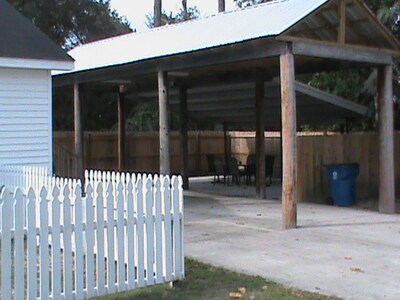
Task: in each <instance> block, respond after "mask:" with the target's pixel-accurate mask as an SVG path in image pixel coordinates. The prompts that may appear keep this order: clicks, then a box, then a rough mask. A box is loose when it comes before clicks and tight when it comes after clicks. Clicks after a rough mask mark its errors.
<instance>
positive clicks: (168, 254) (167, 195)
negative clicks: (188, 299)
mask: <svg viewBox="0 0 400 300" xmlns="http://www.w3.org/2000/svg"><path fill="white" fill-rule="evenodd" d="M170 184H171V181H170V177H169V176H164V177H163V181H162V198H163V206H164V231H165V233H164V236H165V255H164V256H165V280H166V281H167V282H168V281H172V272H173V256H172V226H171V225H172V216H171V188H170Z"/></svg>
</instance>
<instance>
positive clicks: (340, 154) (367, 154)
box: [297, 132, 400, 203]
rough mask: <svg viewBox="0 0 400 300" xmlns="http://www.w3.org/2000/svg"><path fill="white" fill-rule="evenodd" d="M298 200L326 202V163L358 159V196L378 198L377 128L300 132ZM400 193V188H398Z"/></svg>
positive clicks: (398, 154)
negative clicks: (317, 133)
mask: <svg viewBox="0 0 400 300" xmlns="http://www.w3.org/2000/svg"><path fill="white" fill-rule="evenodd" d="M394 149H395V151H394V153H395V159H394V162H395V165H394V170H395V184H396V185H398V183H399V182H400V132H396V133H395V135H394ZM297 157H298V174H297V180H298V200H299V201H313V202H324V203H326V200H327V198H328V197H329V194H330V191H329V182H328V176H327V173H326V167H325V165H328V164H337V163H354V162H355V163H358V164H359V165H360V175H359V176H358V179H357V199H358V200H361V201H362V200H363V199H373V200H376V199H378V190H379V136H378V134H377V133H375V132H365V133H351V134H344V135H343V134H331V135H323V136H300V137H299V139H298V155H297ZM396 195H397V197H400V189H399V188H397V189H396Z"/></svg>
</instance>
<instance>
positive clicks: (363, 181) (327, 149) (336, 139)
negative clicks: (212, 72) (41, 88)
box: [55, 132, 400, 202]
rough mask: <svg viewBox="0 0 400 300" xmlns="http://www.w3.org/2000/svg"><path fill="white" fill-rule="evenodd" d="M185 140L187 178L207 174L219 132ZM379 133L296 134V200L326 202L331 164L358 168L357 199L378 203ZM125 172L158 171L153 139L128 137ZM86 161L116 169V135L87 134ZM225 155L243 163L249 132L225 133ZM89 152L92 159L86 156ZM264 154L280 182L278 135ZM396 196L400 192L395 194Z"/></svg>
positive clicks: (175, 148) (175, 166)
mask: <svg viewBox="0 0 400 300" xmlns="http://www.w3.org/2000/svg"><path fill="white" fill-rule="evenodd" d="M171 136H172V151H171V152H172V165H171V167H172V171H173V172H179V171H180V165H181V159H180V145H179V135H178V134H177V133H172V134H171ZM189 136H190V139H189V141H190V142H189V154H190V161H189V168H190V174H192V175H193V174H195V175H202V174H207V173H208V168H207V154H214V155H217V156H220V157H221V158H223V157H224V137H223V132H200V133H197V132H191V133H190V135H189ZM378 138H379V137H378V134H377V133H376V132H365V133H350V134H334V133H328V134H325V133H322V132H319V133H313V132H310V133H307V132H304V133H302V132H301V133H298V155H297V157H298V200H299V201H313V202H326V201H327V198H328V197H329V183H328V178H327V175H326V169H325V167H324V165H326V164H333V163H352V162H356V163H359V164H360V176H359V177H358V180H357V192H358V193H357V194H358V195H357V198H358V199H362V198H370V199H377V197H378V185H379V162H378V157H379V156H378V151H379V149H378ZM55 139H56V142H57V143H61V144H62V145H64V146H65V147H69V149H73V135H72V134H71V133H56V134H55ZM128 140H129V147H128V148H129V149H130V150H129V151H130V152H129V153H130V154H129V156H130V158H131V159H130V164H129V165H128V168H130V169H133V170H136V168H137V169H139V170H142V171H146V172H158V169H159V166H158V162H159V161H158V153H159V149H158V134H157V133H140V134H139V133H138V134H136V133H135V134H130V135H129V136H128ZM85 141H86V142H85V143H86V150H85V151H86V154H85V161H86V164H87V165H89V166H96V167H97V168H99V169H114V168H116V166H117V135H116V133H86V134H85ZM394 141H395V143H394V144H395V166H394V168H395V176H396V183H398V182H400V133H399V132H396V133H395V136H394ZM228 144H229V148H228V151H230V155H232V156H234V157H236V158H237V160H238V161H241V162H242V163H243V164H245V162H246V159H247V156H248V155H249V154H254V153H255V139H254V132H229V143H228ZM89 149H92V150H90V151H91V154H90V155H89V154H88V152H90V151H89ZM265 153H266V154H269V155H274V156H275V161H274V175H273V176H274V177H275V178H280V177H281V170H282V167H281V142H280V136H279V133H266V143H265ZM396 194H397V196H400V189H397V190H396Z"/></svg>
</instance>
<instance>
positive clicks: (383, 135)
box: [378, 65, 395, 214]
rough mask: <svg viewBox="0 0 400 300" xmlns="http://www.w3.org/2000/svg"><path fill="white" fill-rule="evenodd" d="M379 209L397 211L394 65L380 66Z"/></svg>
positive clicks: (388, 212)
mask: <svg viewBox="0 0 400 300" xmlns="http://www.w3.org/2000/svg"><path fill="white" fill-rule="evenodd" d="M378 113H379V116H378V118H379V211H380V212H381V213H387V214H393V213H395V179H394V146H393V138H394V137H393V66H392V65H387V66H383V67H380V68H378Z"/></svg>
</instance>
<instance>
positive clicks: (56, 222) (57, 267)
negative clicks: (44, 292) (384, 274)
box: [51, 186, 61, 300]
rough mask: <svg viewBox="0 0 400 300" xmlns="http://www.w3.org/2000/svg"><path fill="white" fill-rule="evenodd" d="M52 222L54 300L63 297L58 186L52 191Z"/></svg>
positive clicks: (52, 282)
mask: <svg viewBox="0 0 400 300" xmlns="http://www.w3.org/2000/svg"><path fill="white" fill-rule="evenodd" d="M52 195H53V201H52V211H51V212H52V219H51V220H52V223H51V227H52V228H51V230H52V234H51V241H52V245H51V248H52V249H51V250H52V252H51V253H52V272H51V276H52V277H51V284H52V294H53V300H58V299H61V247H60V200H59V197H60V190H59V188H58V187H57V186H55V187H54V188H53V191H52Z"/></svg>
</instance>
